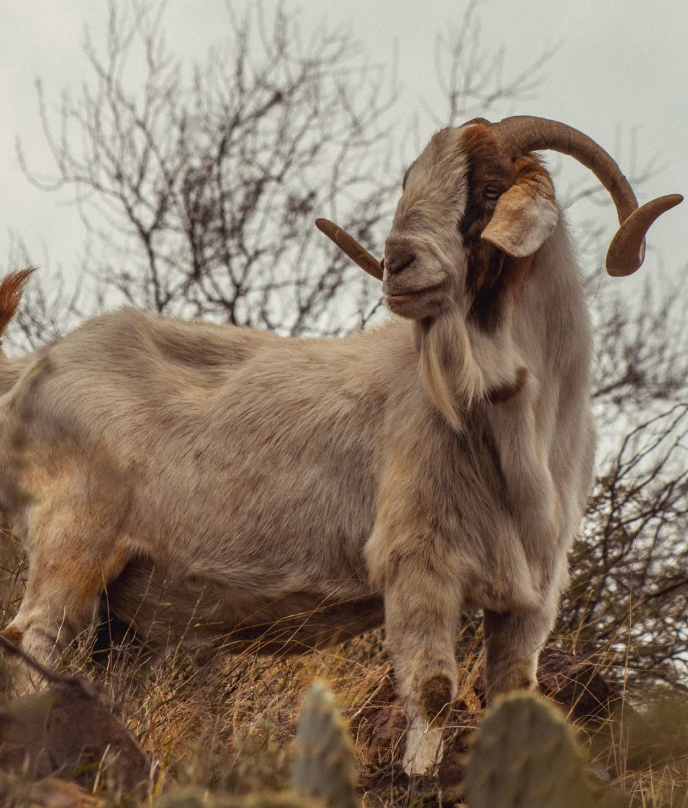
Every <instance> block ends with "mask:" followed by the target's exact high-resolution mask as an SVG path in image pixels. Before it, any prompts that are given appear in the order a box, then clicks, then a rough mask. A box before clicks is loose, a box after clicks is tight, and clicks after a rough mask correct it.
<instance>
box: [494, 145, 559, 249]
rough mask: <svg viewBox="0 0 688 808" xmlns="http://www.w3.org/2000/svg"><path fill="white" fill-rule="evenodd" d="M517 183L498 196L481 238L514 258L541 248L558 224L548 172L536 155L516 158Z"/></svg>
mask: <svg viewBox="0 0 688 808" xmlns="http://www.w3.org/2000/svg"><path fill="white" fill-rule="evenodd" d="M516 171H517V174H516V182H515V183H514V184H513V185H512V186H511V188H509V190H508V191H505V192H504V193H503V194H502V195H501V196H500V198H499V201H498V202H497V205H496V206H495V211H494V213H493V214H492V219H491V220H490V223H489V224H488V225H487V227H486V228H485V229H484V230H483V232H482V235H481V238H483V239H484V240H485V241H489V242H490V244H494V245H495V247H499V249H500V250H502V251H503V252H505V253H506V254H507V255H511V256H512V257H514V258H526V257H527V256H529V255H533V253H534V252H536V251H537V250H539V249H540V247H542V245H543V244H544V243H545V241H547V239H548V238H549V237H550V236H551V235H552V231H553V230H554V228H555V227H556V225H557V219H558V216H559V215H558V212H557V206H556V204H555V202H554V188H553V186H552V181H551V180H550V178H549V174H548V173H547V172H546V171H545V169H544V168H543V167H542V166H541V165H540V163H539V162H538V161H537V160H536V159H535V158H534V157H519V158H518V159H517V160H516Z"/></svg>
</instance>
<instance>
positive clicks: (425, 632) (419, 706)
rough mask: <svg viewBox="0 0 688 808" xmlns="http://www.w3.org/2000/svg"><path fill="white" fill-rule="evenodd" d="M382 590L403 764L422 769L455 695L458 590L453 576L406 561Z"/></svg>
mask: <svg viewBox="0 0 688 808" xmlns="http://www.w3.org/2000/svg"><path fill="white" fill-rule="evenodd" d="M397 573H398V574H397V575H396V578H395V580H394V581H393V582H391V583H389V582H388V585H387V590H386V592H385V612H386V617H385V622H386V626H387V638H388V642H389V648H390V652H391V655H392V658H393V661H394V669H395V674H396V679H397V682H398V685H399V691H400V695H401V699H402V702H403V704H404V709H405V711H406V717H407V719H408V733H407V737H406V750H405V753H404V769H405V770H406V773H407V774H409V775H414V774H427V773H428V772H429V771H430V770H431V769H432V768H433V767H434V766H435V765H436V764H438V763H439V762H440V760H441V757H442V748H443V747H442V730H443V727H444V723H445V720H446V715H447V713H448V710H449V704H450V703H451V701H452V700H453V699H454V697H455V696H456V690H457V681H456V680H457V677H456V658H455V654H454V642H455V639H456V630H457V627H458V621H459V611H460V604H461V598H460V592H459V591H458V588H457V584H456V582H455V581H453V580H451V579H449V578H447V577H446V576H444V575H442V574H440V573H439V572H438V571H437V570H435V569H432V570H431V569H428V568H425V569H423V567H421V566H418V565H417V564H409V568H408V569H406V570H404V569H399V570H398V571H397Z"/></svg>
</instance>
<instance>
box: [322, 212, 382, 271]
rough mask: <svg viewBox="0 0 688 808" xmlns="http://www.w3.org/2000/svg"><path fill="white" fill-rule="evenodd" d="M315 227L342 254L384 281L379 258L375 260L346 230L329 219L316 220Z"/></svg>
mask: <svg viewBox="0 0 688 808" xmlns="http://www.w3.org/2000/svg"><path fill="white" fill-rule="evenodd" d="M315 226H316V227H317V228H318V230H320V231H321V232H322V233H324V234H325V235H326V236H327V237H328V238H330V239H332V241H334V243H335V244H336V245H337V246H338V247H339V249H340V250H341V251H342V252H345V253H346V254H347V255H348V256H349V258H351V260H352V261H353V262H354V263H356V264H358V266H359V267H361V269H363V270H365V272H367V273H368V274H369V275H372V276H373V277H374V278H377V279H378V280H379V281H381V280H382V267H381V265H380V262H379V261H378V260H377V258H374V257H373V256H372V255H371V254H370V253H369V252H368V250H366V249H365V247H361V245H360V244H359V243H358V242H357V241H356V239H355V238H354V237H353V236H350V235H349V234H348V233H347V232H346V230H342V228H341V227H339V226H338V225H336V224H335V223H334V222H331V221H329V220H328V219H316V220H315Z"/></svg>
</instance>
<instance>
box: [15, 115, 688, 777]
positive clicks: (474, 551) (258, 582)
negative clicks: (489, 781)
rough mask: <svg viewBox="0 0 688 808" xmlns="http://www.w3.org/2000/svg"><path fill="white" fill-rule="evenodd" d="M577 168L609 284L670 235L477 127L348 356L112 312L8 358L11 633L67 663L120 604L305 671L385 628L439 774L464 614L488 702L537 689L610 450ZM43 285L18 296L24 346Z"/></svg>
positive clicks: (418, 766) (422, 768)
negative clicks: (478, 647) (595, 200)
mask: <svg viewBox="0 0 688 808" xmlns="http://www.w3.org/2000/svg"><path fill="white" fill-rule="evenodd" d="M544 148H552V149H556V150H559V151H565V152H567V153H569V154H571V155H573V156H574V157H576V158H577V159H578V160H580V161H581V162H583V163H584V164H586V165H587V166H588V167H590V168H591V169H592V170H593V171H594V172H595V173H596V175H597V176H598V178H599V179H600V180H601V181H602V183H603V184H604V185H605V186H606V187H607V189H608V190H609V192H610V193H611V195H612V197H613V199H614V202H615V203H616V206H617V209H618V212H619V219H620V221H621V222H622V224H621V227H620V229H619V232H618V233H617V236H616V237H615V239H614V241H613V242H612V245H611V247H610V250H609V253H608V258H607V265H608V269H609V271H610V272H611V274H617V275H624V274H629V273H630V272H632V271H634V270H635V269H637V268H638V266H640V263H641V262H642V259H643V251H644V236H645V232H646V231H647V228H648V227H649V226H650V224H651V223H652V221H653V220H654V219H655V218H656V217H657V216H658V215H660V214H661V213H663V212H664V211H665V210H668V209H669V208H670V207H672V206H673V205H675V204H678V202H680V201H681V197H679V196H676V195H673V196H667V197H662V198H660V199H658V200H654V201H653V202H650V203H648V204H647V205H644V206H643V207H642V208H638V205H637V202H636V200H635V196H634V195H633V191H632V190H631V188H630V186H629V185H628V183H627V181H626V180H625V178H624V177H623V175H622V174H621V172H620V170H619V169H618V167H617V165H616V163H614V161H613V160H612V159H611V158H610V157H609V155H607V154H606V153H605V152H604V151H603V150H602V149H601V148H600V147H599V146H598V145H596V144H595V143H594V142H593V141H592V140H590V139H589V138H587V137H586V136H585V135H583V134H582V133H580V132H577V131H576V130H573V129H571V128H570V127H568V126H566V125H564V124H560V123H556V122H551V121H546V120H544V119H535V118H526V117H524V118H512V119H506V120H504V121H502V122H500V123H497V124H489V123H488V122H487V121H485V120H484V119H475V120H473V121H470V122H469V123H467V124H464V125H463V126H461V127H454V128H446V129H442V130H441V131H439V132H437V133H436V134H435V135H434V136H433V137H432V139H431V140H430V142H429V144H428V146H427V147H426V148H425V150H424V151H423V152H422V153H421V155H420V156H419V157H418V158H417V159H416V160H415V162H414V163H413V164H412V165H411V167H410V168H409V170H408V171H407V173H406V176H405V178H404V183H403V190H402V195H401V198H400V200H399V203H398V205H397V209H396V213H395V216H394V221H393V225H392V229H391V232H390V234H389V236H388V238H387V240H386V244H385V252H384V258H383V262H382V263H381V264H378V262H377V261H376V260H375V259H373V258H372V256H370V255H369V254H368V253H367V252H366V251H365V250H364V249H363V248H362V247H360V245H357V244H356V243H355V242H354V241H353V240H352V239H351V238H350V237H348V236H346V234H344V233H343V232H342V231H339V230H338V229H337V228H336V227H335V226H329V225H323V223H322V222H321V223H320V224H321V226H322V227H323V228H324V229H325V230H328V228H329V232H330V234H331V235H332V236H333V237H334V238H335V240H337V241H338V243H339V244H340V246H342V247H343V249H345V251H346V252H348V253H349V254H350V255H351V256H353V257H354V258H355V260H357V262H358V263H359V264H360V265H361V266H362V267H363V268H364V269H366V270H367V271H369V272H372V273H373V274H375V275H376V276H377V277H380V278H381V279H382V280H383V292H384V294H385V296H386V301H387V305H388V307H389V309H390V310H391V311H392V313H393V314H394V315H396V316H393V317H392V318H391V320H389V321H388V322H385V323H384V324H382V325H381V326H379V327H377V328H374V329H371V330H370V331H366V332H362V333H358V334H355V335H352V336H350V337H346V338H342V339H307V340H306V339H303V340H298V339H285V338H282V337H279V336H276V335H274V334H269V333H260V332H257V331H253V330H251V329H247V328H236V327H232V326H221V325H212V324H207V323H188V322H181V321H174V320H165V319H158V318H155V317H151V316H149V315H147V314H144V313H142V312H140V311H137V310H135V309H133V308H123V309H121V310H119V311H116V312H113V313H109V314H105V315H102V316H99V317H95V318H93V319H91V320H88V321H87V322H85V323H84V324H82V325H81V326H80V327H79V328H77V329H76V330H75V331H73V332H71V333H69V334H67V335H66V336H64V337H62V338H60V339H58V340H56V341H54V342H53V343H51V344H49V345H47V346H45V347H43V348H41V349H39V350H37V351H36V352H34V353H32V354H30V355H27V356H24V357H22V358H18V359H9V358H7V357H5V356H2V357H1V358H0V393H2V395H1V396H0V506H1V507H2V509H3V511H4V513H5V514H6V515H7V518H8V520H9V523H10V524H11V525H12V527H13V530H14V531H15V532H16V533H17V534H18V535H19V537H20V539H21V540H22V541H23V542H24V543H25V545H26V547H27V548H28V554H29V575H28V582H27V587H26V593H25V596H24V599H23V602H22V604H21V607H20V608H19V611H18V613H17V615H16V617H15V618H14V619H13V620H12V621H11V623H10V624H9V626H8V627H7V628H6V629H5V630H4V632H3V634H4V636H5V637H6V638H8V639H9V640H11V641H12V642H14V643H15V644H17V645H18V646H21V648H23V650H24V651H26V652H28V653H30V654H32V655H34V656H35V657H37V658H38V659H40V660H41V661H43V662H49V663H54V662H55V661H56V659H57V657H58V655H59V653H60V650H61V649H62V648H63V647H64V646H65V644H66V643H68V642H69V641H70V640H71V639H72V638H73V637H74V635H75V634H76V633H77V632H79V631H81V630H83V629H84V628H85V627H87V626H88V625H89V624H91V623H92V621H93V620H94V615H95V612H96V608H97V605H98V602H99V598H100V597H101V595H102V593H103V591H104V589H105V588H107V598H108V603H109V607H110V609H111V610H112V611H113V612H114V613H115V614H117V615H118V616H120V617H121V618H122V619H124V620H128V621H131V623H132V624H133V625H134V626H135V627H137V628H139V629H141V630H143V631H144V633H146V634H148V635H152V636H154V637H156V638H157V640H158V641H159V642H160V643H161V644H162V645H166V644H169V643H173V642H178V641H181V640H182V639H183V640H185V641H186V642H192V643H194V644H196V645H201V646H202V645H206V646H209V647H215V648H219V647H222V648H225V649H228V650H230V651H231V650H237V649H241V648H249V649H253V650H257V651H259V652H268V653H295V652H298V651H304V650H307V649H309V648H316V647H323V646H325V645H327V644H331V643H334V642H339V641H341V640H344V639H346V638H350V637H353V636H355V635H357V634H359V633H360V632H362V631H365V630H366V629H368V628H371V627H373V626H377V625H379V624H381V623H382V622H383V620H384V622H385V624H386V629H387V642H388V646H389V650H390V653H391V656H392V659H393V662H394V666H395V674H396V678H397V682H398V687H399V691H400V696H401V699H402V702H403V704H404V707H405V711H406V714H407V717H408V721H409V730H408V736H407V744H406V751H405V754H404V766H405V768H406V770H407V771H408V772H409V773H424V772H427V771H428V770H429V769H430V768H431V767H432V766H433V765H434V764H435V763H436V762H437V760H438V759H439V756H440V754H441V749H442V724H443V717H444V716H445V715H446V708H447V705H448V704H449V703H450V702H451V700H452V699H453V697H454V696H455V694H456V687H457V684H456V679H457V677H456V660H455V653H454V640H455V633H456V630H457V626H458V621H459V617H460V611H461V610H462V609H463V608H465V607H467V606H474V607H479V608H482V609H483V610H484V629H485V646H486V681H487V694H488V699H489V700H492V699H494V698H495V696H496V695H497V694H499V693H502V692H504V691H508V690H511V689H513V688H520V687H528V688H530V687H534V686H535V683H536V680H535V671H536V665H537V657H538V651H539V648H540V647H541V645H542V644H543V642H544V640H545V638H546V637H547V635H548V633H549V631H550V630H551V628H552V624H553V621H554V619H555V616H556V613H557V609H558V602H559V598H560V594H561V592H562V590H563V589H564V587H565V585H566V583H567V561H566V554H567V549H568V547H569V545H570V543H571V540H572V537H573V536H574V534H575V532H576V530H577V526H578V524H579V521H580V518H581V514H582V512H583V508H584V505H585V501H586V497H587V494H588V490H589V486H590V481H591V474H592V466H593V456H594V446H595V431H594V426H593V420H592V416H591V411H590V403H589V398H590V362H591V359H590V352H591V348H590V342H591V335H590V325H589V321H588V315H587V309H586V305H585V301H584V294H583V284H582V281H581V274H580V270H579V267H578V264H577V262H576V259H575V255H574V251H573V248H572V246H571V244H570V241H569V237H568V235H567V231H566V227H565V225H564V222H563V216H562V214H561V211H560V209H559V208H558V206H557V204H556V201H555V196H554V189H553V186H552V182H551V180H550V177H549V175H548V173H547V171H546V170H545V168H544V167H543V165H542V163H541V161H540V160H539V158H538V157H536V156H534V155H532V154H531V152H532V151H533V150H535V149H544ZM27 277H28V270H25V271H23V272H20V273H15V274H14V275H11V276H9V277H7V278H6V279H5V280H4V281H3V282H2V284H1V285H0V327H1V328H2V329H4V328H5V327H6V325H7V323H8V322H9V321H10V319H11V317H12V315H13V313H14V311H15V309H16V307H17V305H18V303H19V298H20V295H21V289H22V286H23V284H24V282H25V281H26V279H27Z"/></svg>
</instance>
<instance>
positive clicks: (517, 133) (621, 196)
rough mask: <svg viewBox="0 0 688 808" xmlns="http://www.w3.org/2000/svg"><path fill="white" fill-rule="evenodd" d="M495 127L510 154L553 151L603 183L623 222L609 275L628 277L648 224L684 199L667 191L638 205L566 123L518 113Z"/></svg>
mask: <svg viewBox="0 0 688 808" xmlns="http://www.w3.org/2000/svg"><path fill="white" fill-rule="evenodd" d="M491 129H492V131H493V132H494V133H495V134H496V135H497V137H498V138H499V141H500V143H501V145H502V148H503V149H504V150H505V151H506V152H507V154H509V155H510V156H511V157H518V156H519V155H521V154H525V153H526V152H529V151H535V150H539V149H554V151H558V152H562V153H564V154H569V155H571V157H575V158H576V160H578V161H579V162H580V163H582V164H583V165H584V166H586V168H589V169H590V170H591V171H592V172H593V173H594V174H595V176H596V177H597V179H599V181H600V182H601V183H602V185H604V187H605V188H606V189H607V191H608V192H609V194H610V196H611V198H612V200H613V201H614V205H615V206H616V211H617V214H618V216H619V223H620V225H621V227H620V228H619V230H618V231H617V233H616V235H615V236H614V239H613V240H612V243H611V245H610V247H609V250H608V252H607V272H609V274H610V275H615V276H619V275H630V274H631V273H633V272H635V271H636V270H637V269H638V268H639V267H640V266H641V264H642V263H643V259H644V257H645V242H644V239H645V234H646V233H647V231H648V229H649V227H650V225H651V224H652V223H653V222H654V221H655V219H656V218H657V217H658V216H660V215H661V214H662V213H665V212H666V211H667V210H669V209H670V208H673V207H674V206H675V205H678V204H679V202H681V201H682V200H683V197H682V196H680V195H679V194H669V195H668V196H661V197H659V198H658V199H654V200H652V202H648V203H647V204H645V205H643V206H642V207H641V208H639V207H638V201H637V199H636V197H635V194H634V193H633V189H632V188H631V186H630V184H629V182H628V180H627V179H626V177H624V175H623V174H622V173H621V169H620V168H619V166H618V165H617V164H616V162H615V161H614V160H613V159H612V158H611V157H610V156H609V154H607V152H606V151H605V150H604V149H603V148H602V147H601V146H599V145H598V144H597V143H595V141H594V140H592V138H589V137H588V136H587V135H584V134H583V132H579V131H578V129H574V128H573V127H572V126H568V125H567V124H565V123H560V122H559V121H550V120H548V119H547V118H536V117H534V116H531V115H518V116H516V117H513V118H505V119H504V120H503V121H499V123H494V124H492V126H491Z"/></svg>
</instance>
